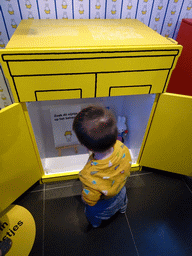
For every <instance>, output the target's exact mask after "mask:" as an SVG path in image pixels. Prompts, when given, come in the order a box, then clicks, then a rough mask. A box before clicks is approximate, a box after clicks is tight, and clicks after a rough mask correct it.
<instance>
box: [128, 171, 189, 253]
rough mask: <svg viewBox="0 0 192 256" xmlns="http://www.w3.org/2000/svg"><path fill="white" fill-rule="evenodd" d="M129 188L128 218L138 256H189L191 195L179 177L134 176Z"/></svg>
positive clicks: (158, 175) (159, 174)
mask: <svg viewBox="0 0 192 256" xmlns="http://www.w3.org/2000/svg"><path fill="white" fill-rule="evenodd" d="M130 184H131V185H130ZM126 187H127V194H128V199H129V203H128V209H127V216H128V220H129V223H130V227H131V230H132V233H133V237H134V239H135V244H136V246H137V248H138V251H139V256H146V255H147V256H154V255H160V256H161V255H162V256H164V255H171V256H172V255H182V256H185V255H186V256H188V255H189V253H188V252H187V248H190V247H191V245H192V194H191V193H190V191H189V189H188V188H187V186H186V184H185V182H184V181H183V180H182V179H180V176H177V175H172V174H170V173H169V174H166V175H163V174H162V173H161V172H158V173H153V174H151V175H142V176H139V177H132V178H130V183H127V185H126Z"/></svg>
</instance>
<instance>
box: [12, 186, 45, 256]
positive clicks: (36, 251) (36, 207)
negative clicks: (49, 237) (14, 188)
mask: <svg viewBox="0 0 192 256" xmlns="http://www.w3.org/2000/svg"><path fill="white" fill-rule="evenodd" d="M32 191H33V192H32ZM34 191H36V192H34ZM29 192H30V193H29ZM15 204H18V205H21V206H23V207H25V208H26V209H27V210H28V211H29V212H30V213H31V215H32V216H33V218H34V221H35V224H36V237H35V242H34V245H33V247H32V250H31V252H30V254H29V256H44V255H43V191H41V192H38V191H37V190H36V189H34V188H33V190H31V189H30V190H29V191H27V192H26V193H25V194H23V195H22V196H21V197H20V198H18V199H17V200H16V201H15Z"/></svg>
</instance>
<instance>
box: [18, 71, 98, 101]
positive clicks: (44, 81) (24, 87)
mask: <svg viewBox="0 0 192 256" xmlns="http://www.w3.org/2000/svg"><path fill="white" fill-rule="evenodd" d="M15 84H16V88H17V91H18V94H19V97H20V101H21V102H26V101H36V100H58V99H75V98H81V97H82V98H93V97H94V96H95V75H94V74H87V75H54V76H27V77H15Z"/></svg>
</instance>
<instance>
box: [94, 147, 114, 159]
mask: <svg viewBox="0 0 192 256" xmlns="http://www.w3.org/2000/svg"><path fill="white" fill-rule="evenodd" d="M112 153H113V147H111V148H110V149H108V150H106V151H105V152H102V153H100V152H94V158H95V159H97V160H104V159H106V158H108V157H110V155H112Z"/></svg>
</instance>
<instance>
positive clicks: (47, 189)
mask: <svg viewBox="0 0 192 256" xmlns="http://www.w3.org/2000/svg"><path fill="white" fill-rule="evenodd" d="M44 185H45V184H44ZM78 186H80V185H78ZM78 186H75V187H78ZM70 187H73V185H70V186H61V187H55V188H46V190H53V189H59V188H70ZM36 192H43V189H41V190H35V191H31V192H29V193H36Z"/></svg>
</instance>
